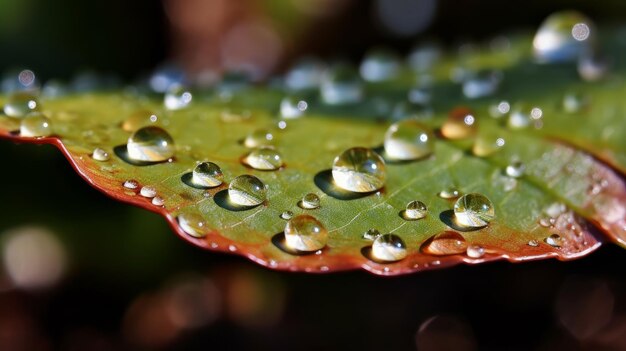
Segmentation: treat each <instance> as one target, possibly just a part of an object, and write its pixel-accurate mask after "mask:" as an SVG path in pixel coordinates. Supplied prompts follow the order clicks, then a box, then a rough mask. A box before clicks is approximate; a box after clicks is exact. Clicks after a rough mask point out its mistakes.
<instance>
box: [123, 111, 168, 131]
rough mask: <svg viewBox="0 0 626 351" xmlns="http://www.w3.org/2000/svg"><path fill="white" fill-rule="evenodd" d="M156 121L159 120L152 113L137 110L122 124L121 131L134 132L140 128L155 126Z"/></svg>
mask: <svg viewBox="0 0 626 351" xmlns="http://www.w3.org/2000/svg"><path fill="white" fill-rule="evenodd" d="M158 121H159V118H158V117H157V115H155V114H154V113H153V112H152V111H148V110H138V111H135V112H133V113H132V114H131V115H130V116H128V118H126V119H125V120H124V122H122V129H123V130H124V131H127V132H134V131H136V130H137V129H139V128H141V127H146V126H150V125H156V124H157V122H158Z"/></svg>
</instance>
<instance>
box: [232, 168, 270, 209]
mask: <svg viewBox="0 0 626 351" xmlns="http://www.w3.org/2000/svg"><path fill="white" fill-rule="evenodd" d="M228 197H229V198H230V201H232V202H233V203H234V204H236V205H239V206H246V207H251V206H258V205H260V204H262V203H263V201H265V199H266V197H267V191H266V190H265V184H263V182H262V181H261V180H260V179H259V178H257V177H255V176H252V175H247V174H244V175H240V176H238V177H236V178H235V179H233V181H232V182H231V183H230V185H229V186H228Z"/></svg>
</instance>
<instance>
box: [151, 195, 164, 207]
mask: <svg viewBox="0 0 626 351" xmlns="http://www.w3.org/2000/svg"><path fill="white" fill-rule="evenodd" d="M152 204H153V205H154V206H163V205H164V204H165V199H163V198H162V197H160V196H155V197H153V198H152Z"/></svg>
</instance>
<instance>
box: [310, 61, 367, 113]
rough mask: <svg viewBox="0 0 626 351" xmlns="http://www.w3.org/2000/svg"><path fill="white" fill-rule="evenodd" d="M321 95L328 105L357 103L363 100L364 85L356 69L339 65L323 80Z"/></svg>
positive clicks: (328, 72)
mask: <svg viewBox="0 0 626 351" xmlns="http://www.w3.org/2000/svg"><path fill="white" fill-rule="evenodd" d="M320 95H321V97H322V101H324V102H325V103H326V104H328V105H343V104H352V103H356V102H359V101H361V99H362V98H363V83H362V82H361V80H360V78H359V76H358V75H357V73H356V71H355V70H354V68H352V67H351V66H349V65H346V64H338V65H336V66H335V67H332V68H331V69H330V70H329V71H327V72H326V74H325V75H324V77H323V78H322V84H321V86H320Z"/></svg>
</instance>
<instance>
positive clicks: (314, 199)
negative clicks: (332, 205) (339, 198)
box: [299, 193, 320, 210]
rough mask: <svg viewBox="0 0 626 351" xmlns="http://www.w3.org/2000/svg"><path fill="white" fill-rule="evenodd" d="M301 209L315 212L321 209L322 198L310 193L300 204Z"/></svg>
mask: <svg viewBox="0 0 626 351" xmlns="http://www.w3.org/2000/svg"><path fill="white" fill-rule="evenodd" d="M299 205H300V207H302V208H304V209H306V210H313V209H316V208H319V207H320V197H319V196H317V195H316V194H313V193H308V194H306V195H304V196H303V197H302V200H301V201H300V202H299Z"/></svg>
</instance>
